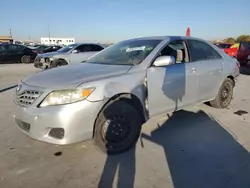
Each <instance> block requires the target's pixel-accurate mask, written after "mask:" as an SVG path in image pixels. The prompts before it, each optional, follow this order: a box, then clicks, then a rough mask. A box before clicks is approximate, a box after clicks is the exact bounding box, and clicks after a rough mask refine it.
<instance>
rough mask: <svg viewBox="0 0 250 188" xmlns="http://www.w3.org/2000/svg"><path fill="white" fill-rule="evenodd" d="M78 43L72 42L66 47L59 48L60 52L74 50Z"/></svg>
mask: <svg viewBox="0 0 250 188" xmlns="http://www.w3.org/2000/svg"><path fill="white" fill-rule="evenodd" d="M76 46H77V44H70V45H68V46H65V47H64V48H61V49H60V50H57V51H58V52H68V51H70V50H72V49H73V48H74V47H76Z"/></svg>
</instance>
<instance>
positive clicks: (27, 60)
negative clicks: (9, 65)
mask: <svg viewBox="0 0 250 188" xmlns="http://www.w3.org/2000/svg"><path fill="white" fill-rule="evenodd" d="M21 63H24V64H28V63H31V57H30V56H28V55H24V56H22V57H21Z"/></svg>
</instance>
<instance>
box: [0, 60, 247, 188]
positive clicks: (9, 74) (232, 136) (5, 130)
mask: <svg viewBox="0 0 250 188" xmlns="http://www.w3.org/2000/svg"><path fill="white" fill-rule="evenodd" d="M36 71H37V70H36V69H35V68H33V65H31V64H28V65H22V64H13V65H0V107H1V108H0V188H5V187H6V188H10V187H11V188H15V187H25V188H29V187H30V188H33V187H37V188H40V187H42V188H43V187H48V188H49V187H63V188H66V187H67V188H68V187H72V188H78V187H79V188H80V187H81V188H82V187H84V188H96V187H99V188H101V187H105V188H110V187H112V185H114V187H118V188H123V187H124V188H131V187H135V188H147V187H148V188H152V187H154V188H161V187H164V188H165V187H166V188H170V187H175V188H196V187H197V188H212V187H213V188H214V187H215V188H217V187H223V188H224V187H225V188H235V187H240V188H249V187H250V178H249V177H250V154H249V151H250V115H249V113H250V87H249V84H250V75H248V73H249V70H247V69H243V70H242V73H243V74H241V75H240V77H239V79H238V82H237V84H236V88H235V93H234V99H233V101H232V104H231V105H230V106H229V108H228V109H222V110H221V109H214V108H211V107H209V106H207V105H205V104H200V105H197V106H192V107H189V108H187V109H185V110H182V111H180V112H177V113H174V114H173V115H170V116H169V117H168V116H167V115H162V116H159V117H157V118H154V119H151V120H150V121H149V122H147V123H146V125H145V126H144V127H143V133H142V136H141V139H140V140H139V141H138V143H137V146H136V148H135V149H132V150H130V151H129V152H126V153H124V154H122V155H117V156H108V157H107V156H105V155H104V154H102V153H101V152H99V151H97V150H96V149H95V147H94V146H93V145H92V143H91V142H90V141H89V142H84V143H77V144H72V145H67V146H56V145H50V144H47V143H43V142H39V141H36V140H33V139H30V138H28V137H27V136H25V135H24V134H23V133H21V132H20V131H19V130H18V129H17V128H16V125H15V123H14V120H13V106H14V105H13V100H12V97H13V94H14V92H15V89H14V88H12V89H8V88H9V87H10V88H11V87H14V86H15V85H16V84H18V82H19V81H20V80H21V79H22V77H24V76H27V75H29V74H33V73H35V72H36Z"/></svg>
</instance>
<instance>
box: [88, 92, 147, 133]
mask: <svg viewBox="0 0 250 188" xmlns="http://www.w3.org/2000/svg"><path fill="white" fill-rule="evenodd" d="M116 100H121V101H124V102H126V103H128V104H130V105H131V106H133V107H134V108H135V110H136V111H137V112H138V114H139V116H140V118H141V120H142V124H143V123H145V122H146V121H147V119H148V117H147V115H146V113H145V110H144V107H143V104H142V103H141V101H140V99H139V98H138V97H137V96H136V95H134V94H132V93H119V94H116V95H114V96H112V97H111V98H109V100H108V101H107V102H106V103H105V104H104V105H103V107H102V108H101V109H100V111H99V113H98V115H97V116H96V119H95V122H94V127H93V135H92V137H93V138H94V133H95V126H96V121H97V119H98V117H99V114H100V113H101V112H102V110H103V109H104V108H105V107H106V106H107V105H109V104H111V103H112V102H114V101H116Z"/></svg>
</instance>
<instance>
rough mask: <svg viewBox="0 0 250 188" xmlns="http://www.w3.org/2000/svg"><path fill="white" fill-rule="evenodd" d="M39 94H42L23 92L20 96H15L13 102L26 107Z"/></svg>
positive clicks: (38, 92) (39, 93)
mask: <svg viewBox="0 0 250 188" xmlns="http://www.w3.org/2000/svg"><path fill="white" fill-rule="evenodd" d="M41 94H42V92H40V91H33V90H25V91H23V92H22V93H20V94H16V96H15V102H16V103H17V104H19V105H20V106H24V107H28V106H30V105H32V104H33V103H34V102H35V101H36V100H37V98H38V97H39V96H41Z"/></svg>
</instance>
